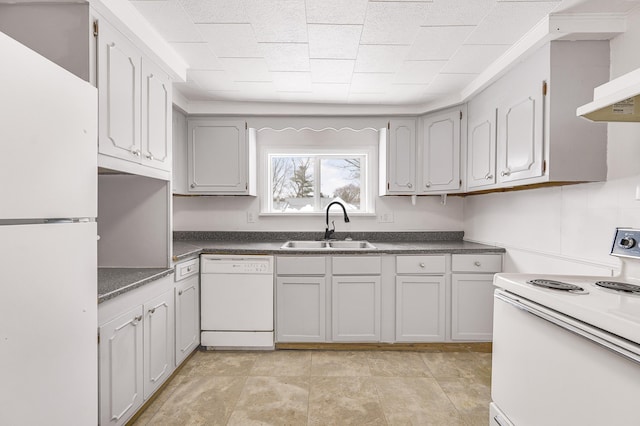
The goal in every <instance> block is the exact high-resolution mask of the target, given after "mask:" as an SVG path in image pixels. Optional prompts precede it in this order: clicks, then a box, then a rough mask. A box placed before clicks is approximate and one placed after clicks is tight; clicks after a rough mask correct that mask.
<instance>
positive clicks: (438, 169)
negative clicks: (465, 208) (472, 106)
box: [420, 110, 461, 193]
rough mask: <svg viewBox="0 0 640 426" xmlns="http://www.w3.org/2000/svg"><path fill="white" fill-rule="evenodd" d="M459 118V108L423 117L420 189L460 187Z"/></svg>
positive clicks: (430, 190) (442, 189)
mask: <svg viewBox="0 0 640 426" xmlns="http://www.w3.org/2000/svg"><path fill="white" fill-rule="evenodd" d="M460 120H461V113H460V111H459V110H455V111H451V112H448V113H445V114H438V115H434V116H429V117H425V118H424V119H423V122H422V124H423V125H422V139H421V141H420V146H421V151H422V186H421V188H420V192H423V193H427V192H436V191H452V190H457V189H460Z"/></svg>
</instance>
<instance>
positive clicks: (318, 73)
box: [311, 59, 356, 83]
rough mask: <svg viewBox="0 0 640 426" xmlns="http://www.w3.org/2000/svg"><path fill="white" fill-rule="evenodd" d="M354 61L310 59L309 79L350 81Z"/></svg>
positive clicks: (323, 81) (335, 81) (316, 80)
mask: <svg viewBox="0 0 640 426" xmlns="http://www.w3.org/2000/svg"><path fill="white" fill-rule="evenodd" d="M355 62H356V61H354V60H352V59H312V60H311V81H312V82H314V83H350V82H351V75H352V74H353V66H354V65H355Z"/></svg>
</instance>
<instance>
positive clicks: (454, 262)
mask: <svg viewBox="0 0 640 426" xmlns="http://www.w3.org/2000/svg"><path fill="white" fill-rule="evenodd" d="M451 269H452V272H453V273H452V274H451V339H452V340H464V341H491V340H492V338H493V289H494V287H493V275H494V274H495V273H496V272H500V271H501V270H502V255H500V254H454V255H452V256H451Z"/></svg>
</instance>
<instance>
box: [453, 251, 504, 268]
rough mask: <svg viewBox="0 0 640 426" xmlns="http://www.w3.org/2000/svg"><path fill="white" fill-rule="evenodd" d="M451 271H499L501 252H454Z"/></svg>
mask: <svg viewBox="0 0 640 426" xmlns="http://www.w3.org/2000/svg"><path fill="white" fill-rule="evenodd" d="M451 270H452V271H453V272H500V271H502V255H501V254H454V255H453V256H452V261H451Z"/></svg>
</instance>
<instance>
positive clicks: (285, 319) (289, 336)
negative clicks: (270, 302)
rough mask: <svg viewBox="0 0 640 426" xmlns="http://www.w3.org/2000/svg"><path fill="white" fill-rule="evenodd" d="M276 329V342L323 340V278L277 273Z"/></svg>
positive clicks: (324, 312) (324, 313)
mask: <svg viewBox="0 0 640 426" xmlns="http://www.w3.org/2000/svg"><path fill="white" fill-rule="evenodd" d="M276 291H277V306H278V308H277V318H276V322H277V333H276V337H277V339H278V341H279V342H324V341H325V340H326V333H325V328H326V327H325V315H326V309H325V306H326V304H325V293H326V278H325V277H324V276H321V277H278V278H277V279H276Z"/></svg>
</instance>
